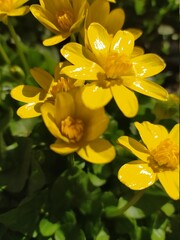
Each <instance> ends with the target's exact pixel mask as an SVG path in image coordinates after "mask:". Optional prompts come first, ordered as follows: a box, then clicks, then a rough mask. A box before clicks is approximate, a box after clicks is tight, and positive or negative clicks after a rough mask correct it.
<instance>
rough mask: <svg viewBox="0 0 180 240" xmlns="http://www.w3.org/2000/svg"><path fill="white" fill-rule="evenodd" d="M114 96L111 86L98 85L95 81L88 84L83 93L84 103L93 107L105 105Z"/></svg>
mask: <svg viewBox="0 0 180 240" xmlns="http://www.w3.org/2000/svg"><path fill="white" fill-rule="evenodd" d="M111 98H112V94H111V91H110V89H109V88H102V87H98V86H97V85H96V84H95V83H92V84H89V85H86V86H85V87H84V90H83V93H82V100H83V102H84V104H85V105H86V106H87V107H88V108H91V109H96V108H100V107H103V106H105V105H106V104H107V103H108V102H109V101H110V100H111Z"/></svg>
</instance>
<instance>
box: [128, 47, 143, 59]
mask: <svg viewBox="0 0 180 240" xmlns="http://www.w3.org/2000/svg"><path fill="white" fill-rule="evenodd" d="M143 54H144V49H143V48H141V47H137V46H135V47H134V48H133V51H132V53H131V58H135V57H137V56H140V55H143Z"/></svg>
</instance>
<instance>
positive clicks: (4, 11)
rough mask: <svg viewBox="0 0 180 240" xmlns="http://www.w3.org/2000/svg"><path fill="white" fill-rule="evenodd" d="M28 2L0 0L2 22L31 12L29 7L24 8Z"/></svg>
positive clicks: (24, 0) (22, 0)
mask: <svg viewBox="0 0 180 240" xmlns="http://www.w3.org/2000/svg"><path fill="white" fill-rule="evenodd" d="M26 2H28V0H0V21H5V22H6V19H7V17H8V16H11V17H13V16H22V15H25V14H27V13H28V12H29V6H22V5H23V4H24V3H26Z"/></svg>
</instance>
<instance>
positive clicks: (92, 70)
mask: <svg viewBox="0 0 180 240" xmlns="http://www.w3.org/2000/svg"><path fill="white" fill-rule="evenodd" d="M61 74H66V75H67V76H69V77H70V78H74V79H79V80H98V79H99V76H102V75H105V73H104V70H103V69H102V68H101V67H100V66H99V65H97V64H96V63H93V62H91V65H88V66H86V65H84V66H80V65H79V66H77V65H76V66H68V67H64V68H63V69H62V70H61Z"/></svg>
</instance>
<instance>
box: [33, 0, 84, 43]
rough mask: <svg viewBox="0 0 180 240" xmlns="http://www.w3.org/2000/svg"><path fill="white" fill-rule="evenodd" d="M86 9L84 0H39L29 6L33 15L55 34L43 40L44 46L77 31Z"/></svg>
mask: <svg viewBox="0 0 180 240" xmlns="http://www.w3.org/2000/svg"><path fill="white" fill-rule="evenodd" d="M86 9H87V2H86V0H73V1H72V0H66V1H64V0H59V1H56V0H52V1H49V0H40V5H39V4H33V5H31V7H30V10H31V12H32V14H33V15H34V17H35V18H37V20H38V21H39V22H40V23H41V24H42V25H44V26H45V27H46V28H47V29H49V30H50V31H51V32H52V33H54V34H55V36H53V37H50V38H48V39H46V40H44V41H43V44H44V45H45V46H51V45H55V44H57V43H60V42H62V41H64V40H65V39H66V38H68V37H69V36H70V35H71V34H72V33H74V32H77V31H79V28H80V27H81V24H82V22H83V20H84V17H85V14H86Z"/></svg>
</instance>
